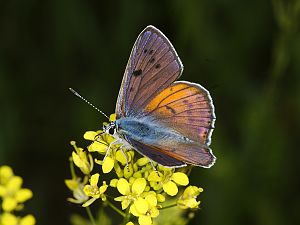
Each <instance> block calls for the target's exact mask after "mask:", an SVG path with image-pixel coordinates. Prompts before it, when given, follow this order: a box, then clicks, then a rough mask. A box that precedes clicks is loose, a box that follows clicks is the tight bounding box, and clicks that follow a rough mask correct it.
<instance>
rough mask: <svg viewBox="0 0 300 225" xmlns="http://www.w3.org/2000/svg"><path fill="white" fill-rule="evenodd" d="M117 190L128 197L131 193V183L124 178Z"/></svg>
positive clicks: (119, 182)
mask: <svg viewBox="0 0 300 225" xmlns="http://www.w3.org/2000/svg"><path fill="white" fill-rule="evenodd" d="M117 189H118V191H119V192H120V193H121V194H122V195H128V194H129V193H130V187H129V183H128V181H127V180H125V179H124V178H121V179H120V180H118V184H117Z"/></svg>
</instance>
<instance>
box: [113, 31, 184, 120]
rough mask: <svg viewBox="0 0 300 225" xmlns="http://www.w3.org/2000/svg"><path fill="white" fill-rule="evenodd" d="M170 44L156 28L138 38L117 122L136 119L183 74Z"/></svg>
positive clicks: (124, 86) (127, 72)
mask: <svg viewBox="0 0 300 225" xmlns="http://www.w3.org/2000/svg"><path fill="white" fill-rule="evenodd" d="M182 71H183V65H182V63H181V61H180V59H179V57H178V55H177V53H176V51H175V49H174V47H173V46H172V44H171V43H170V41H169V40H168V39H167V38H166V37H165V36H164V34H163V33H162V32H161V31H159V30H158V29H157V28H155V27H153V26H148V27H146V28H145V29H144V30H143V31H142V32H141V33H140V35H139V36H138V38H137V40H136V42H135V44H134V46H133V49H132V51H131V54H130V57H129V60H128V64H127V67H126V70H125V74H124V77H123V81H122V85H121V88H120V92H119V96H118V101H117V105H116V114H117V119H118V118H121V117H125V116H135V115H137V114H139V113H140V112H141V109H143V108H144V107H145V106H146V105H147V104H148V103H149V102H150V101H151V100H152V99H153V98H154V97H155V96H156V95H157V94H158V93H159V92H161V91H162V90H164V89H165V88H167V87H169V86H170V85H171V84H172V83H173V82H174V81H175V80H176V79H177V78H178V77H179V76H180V75H181V73H182Z"/></svg>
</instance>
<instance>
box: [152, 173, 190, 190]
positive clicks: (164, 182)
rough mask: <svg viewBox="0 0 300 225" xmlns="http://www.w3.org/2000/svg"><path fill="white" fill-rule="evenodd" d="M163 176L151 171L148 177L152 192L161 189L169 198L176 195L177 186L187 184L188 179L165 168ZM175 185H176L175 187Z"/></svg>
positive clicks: (184, 175)
mask: <svg viewBox="0 0 300 225" xmlns="http://www.w3.org/2000/svg"><path fill="white" fill-rule="evenodd" d="M162 172H163V174H162V173H161V172H158V171H152V172H151V173H150V175H149V176H148V181H150V186H151V187H152V188H153V189H154V190H160V189H161V188H162V189H163V190H164V192H166V193H167V194H168V195H170V196H175V195H176V194H177V193H178V187H177V185H182V186H186V185H188V183H189V178H188V176H187V175H186V174H184V173H182V172H175V173H173V170H172V169H167V168H165V169H164V170H163V171H162ZM176 184H177V185H176Z"/></svg>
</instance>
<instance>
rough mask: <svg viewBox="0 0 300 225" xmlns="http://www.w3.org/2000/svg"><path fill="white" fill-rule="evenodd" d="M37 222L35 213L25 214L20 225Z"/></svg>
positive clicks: (29, 224)
mask: <svg viewBox="0 0 300 225" xmlns="http://www.w3.org/2000/svg"><path fill="white" fill-rule="evenodd" d="M35 222H36V221H35V218H34V216H33V215H27V216H24V217H23V218H22V219H21V220H20V222H19V224H20V225H34V224H35Z"/></svg>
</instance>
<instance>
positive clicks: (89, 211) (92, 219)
mask: <svg viewBox="0 0 300 225" xmlns="http://www.w3.org/2000/svg"><path fill="white" fill-rule="evenodd" d="M85 209H86V212H87V214H88V216H89V219H90V221H91V223H92V225H96V222H95V219H94V217H93V214H92V212H91V209H90V207H85Z"/></svg>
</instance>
